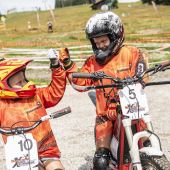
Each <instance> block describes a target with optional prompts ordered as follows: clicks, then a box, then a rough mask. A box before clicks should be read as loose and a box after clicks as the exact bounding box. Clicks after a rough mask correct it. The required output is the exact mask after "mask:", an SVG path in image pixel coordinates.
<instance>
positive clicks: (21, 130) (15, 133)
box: [0, 107, 71, 170]
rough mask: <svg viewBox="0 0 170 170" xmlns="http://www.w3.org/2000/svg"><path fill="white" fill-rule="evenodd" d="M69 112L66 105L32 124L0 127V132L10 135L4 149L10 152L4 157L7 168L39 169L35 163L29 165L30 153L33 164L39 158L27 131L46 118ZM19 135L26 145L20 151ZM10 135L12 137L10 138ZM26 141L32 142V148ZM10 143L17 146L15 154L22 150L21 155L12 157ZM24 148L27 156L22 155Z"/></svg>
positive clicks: (33, 140) (69, 109)
mask: <svg viewBox="0 0 170 170" xmlns="http://www.w3.org/2000/svg"><path fill="white" fill-rule="evenodd" d="M70 112H71V108H70V107H66V108H64V109H62V110H59V111H56V112H53V113H51V114H48V115H45V116H43V117H41V118H40V119H39V120H36V121H33V122H34V124H32V125H31V126H29V127H14V128H12V127H11V128H10V129H3V128H1V127H0V134H3V135H10V136H9V137H10V139H9V140H8V139H7V141H10V145H7V143H6V144H5V149H7V150H8V153H10V155H9V154H8V155H9V157H8V156H7V155H6V158H8V159H7V160H6V166H7V168H8V169H9V170H11V169H13V170H28V169H30V170H31V169H34V170H38V169H39V167H38V165H36V167H31V160H30V155H32V156H33V158H34V159H33V161H35V162H34V164H35V163H36V164H37V160H38V159H39V158H38V151H37V143H36V141H35V139H33V138H32V136H31V138H30V135H31V132H30V133H27V132H29V131H31V130H32V129H35V128H36V127H37V126H39V125H40V124H41V123H42V122H44V121H46V120H49V119H54V118H58V117H61V116H63V115H65V114H68V113H70ZM20 135H22V138H23V139H24V144H27V145H26V146H25V145H22V146H24V148H26V149H23V148H22V149H21V151H20V150H18V148H20V147H18V145H19V146H21V145H20V144H21V142H23V141H22V139H21V140H20ZM26 135H28V136H27V137H29V138H27V137H26ZM11 136H12V138H11ZM18 140H19V142H18ZM28 141H31V146H33V143H34V146H35V147H34V148H32V147H29V146H30V145H29V144H28ZM8 144H9V143H8ZM11 144H12V147H13V146H15V144H17V147H16V148H17V149H16V152H17V153H15V154H18V153H20V152H22V155H23V156H22V157H20V156H21V155H20V156H19V157H18V155H17V158H16V155H15V157H14V156H13V152H12V155H11V151H10V150H11V149H12V148H11V147H9V146H11ZM8 147H9V148H8ZM12 150H13V149H12ZM24 150H27V153H28V158H27V157H26V156H25V155H24V154H25V151H24ZM5 153H6V152H5ZM22 160H23V165H21V167H20V166H19V165H18V164H20V162H21V163H22ZM8 161H9V162H8ZM14 161H15V164H14V165H12V167H11V164H10V163H11V162H14ZM26 161H28V163H27V165H26V166H25V165H24V163H25V162H26ZM8 165H9V167H8Z"/></svg>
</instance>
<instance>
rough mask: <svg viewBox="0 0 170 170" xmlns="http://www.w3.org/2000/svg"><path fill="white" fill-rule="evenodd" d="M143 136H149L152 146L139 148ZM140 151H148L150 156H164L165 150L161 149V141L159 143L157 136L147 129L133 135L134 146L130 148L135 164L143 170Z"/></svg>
mask: <svg viewBox="0 0 170 170" xmlns="http://www.w3.org/2000/svg"><path fill="white" fill-rule="evenodd" d="M142 137H148V138H149V140H150V142H151V145H152V146H151V147H143V148H141V149H139V147H138V141H139V139H140V138H142ZM140 152H142V153H146V154H147V155H150V156H151V155H152V156H153V155H154V156H162V155H163V152H162V151H161V147H160V143H159V140H158V138H157V136H155V135H154V134H151V133H149V132H147V131H142V132H138V133H136V134H135V135H134V136H133V142H132V146H131V148H130V152H129V153H130V156H131V159H132V163H133V165H134V164H136V166H137V168H138V169H139V170H142V166H141V161H140Z"/></svg>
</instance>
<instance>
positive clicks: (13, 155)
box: [5, 133, 38, 170]
mask: <svg viewBox="0 0 170 170" xmlns="http://www.w3.org/2000/svg"><path fill="white" fill-rule="evenodd" d="M5 157H6V166H7V168H8V170H28V169H30V168H31V169H32V170H37V165H38V151H37V143H36V140H35V139H34V138H33V136H32V134H31V133H27V134H21V135H13V136H8V137H7V143H6V144H5Z"/></svg>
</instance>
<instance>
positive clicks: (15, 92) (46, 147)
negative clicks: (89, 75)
mask: <svg viewBox="0 0 170 170" xmlns="http://www.w3.org/2000/svg"><path fill="white" fill-rule="evenodd" d="M48 57H49V59H50V61H51V70H52V81H51V83H50V85H49V86H48V87H44V88H36V87H35V85H34V83H32V82H30V81H28V80H27V79H26V77H25V70H26V66H27V64H28V63H30V62H31V60H18V59H2V60H1V61H0V126H1V128H3V127H9V128H10V127H15V126H17V127H18V126H21V127H22V126H24V127H27V126H30V125H32V124H33V121H35V120H38V119H40V118H41V117H42V116H44V115H46V114H47V112H46V108H49V107H52V106H55V105H56V104H57V103H58V102H59V101H60V100H61V98H62V96H63V94H64V91H65V87H66V74H65V71H64V70H63V69H62V67H61V66H60V64H59V62H58V56H56V55H54V54H52V55H51V50H49V52H48ZM31 133H32V135H33V138H34V139H35V140H36V141H37V146H38V155H39V159H40V162H41V166H42V169H45V170H52V169H60V170H62V169H64V168H63V165H62V164H61V162H60V160H59V158H60V151H59V148H58V146H57V143H56V140H55V137H54V134H53V132H52V129H51V127H50V123H49V121H45V122H43V123H41V124H40V125H39V126H38V127H37V128H35V129H33V130H32V131H31ZM2 137H3V140H4V143H6V142H7V137H6V136H5V135H3V136H2Z"/></svg>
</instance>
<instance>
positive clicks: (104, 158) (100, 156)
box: [93, 148, 110, 170]
mask: <svg viewBox="0 0 170 170" xmlns="http://www.w3.org/2000/svg"><path fill="white" fill-rule="evenodd" d="M109 162H110V150H109V149H107V148H99V149H98V150H97V151H96V152H95V155H94V158H93V168H94V170H107V169H108V168H109Z"/></svg>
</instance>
